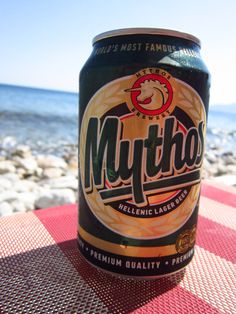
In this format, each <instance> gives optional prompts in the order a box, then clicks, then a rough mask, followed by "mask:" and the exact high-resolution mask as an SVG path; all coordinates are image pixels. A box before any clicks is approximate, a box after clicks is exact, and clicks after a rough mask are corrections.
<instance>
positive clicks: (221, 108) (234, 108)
mask: <svg viewBox="0 0 236 314" xmlns="http://www.w3.org/2000/svg"><path fill="white" fill-rule="evenodd" d="M210 110H211V111H214V112H224V113H233V114H236V103H235V104H230V105H211V106H210Z"/></svg>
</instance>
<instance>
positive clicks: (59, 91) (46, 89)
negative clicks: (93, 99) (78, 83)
mask: <svg viewBox="0 0 236 314" xmlns="http://www.w3.org/2000/svg"><path fill="white" fill-rule="evenodd" d="M1 86H3V87H13V88H24V89H31V90H38V91H44V92H55V93H66V94H73V95H78V92H73V91H67V90H62V89H55V88H47V87H40V86H28V85H19V84H11V83H0V87H1Z"/></svg>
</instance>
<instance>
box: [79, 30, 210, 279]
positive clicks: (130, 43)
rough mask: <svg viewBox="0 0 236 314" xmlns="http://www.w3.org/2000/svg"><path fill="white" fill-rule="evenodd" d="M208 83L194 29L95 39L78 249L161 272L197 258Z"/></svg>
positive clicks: (86, 103) (129, 268)
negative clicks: (189, 31)
mask: <svg viewBox="0 0 236 314" xmlns="http://www.w3.org/2000/svg"><path fill="white" fill-rule="evenodd" d="M209 85H210V75H209V72H208V70H207V68H206V66H205V64H204V63H203V61H202V59H201V55H200V41H199V39H197V38H196V37H194V36H192V35H190V34H187V33H182V32H178V31H174V30H166V29H152V28H132V29H121V30H114V31H110V32H106V33H102V34H100V35H98V36H96V37H95V38H94V40H93V51H92V53H91V56H90V57H89V59H88V61H87V62H86V64H85V65H84V67H83V69H82V70H81V73H80V87H79V99H80V102H79V168H80V172H79V222H78V247H79V249H80V251H81V254H82V255H83V256H84V257H85V258H86V260H87V261H89V262H90V263H91V264H92V265H95V266H96V267H98V268H101V269H103V270H105V271H108V272H111V273H113V274H118V275H124V276H129V277H134V278H156V277H160V276H165V275H169V274H171V273H174V272H177V271H180V270H181V269H183V268H184V267H185V266H186V265H187V264H188V263H189V262H190V261H191V259H192V257H193V254H194V244H195V239H196V230H197V219H198V207H199V196H200V180H201V168H202V161H203V154H204V142H205V135H206V120H207V111H208V102H209Z"/></svg>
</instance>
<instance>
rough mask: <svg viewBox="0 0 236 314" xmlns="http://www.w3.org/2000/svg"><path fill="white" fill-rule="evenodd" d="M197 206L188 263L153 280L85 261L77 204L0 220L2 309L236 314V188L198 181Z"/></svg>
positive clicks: (42, 311)
mask: <svg viewBox="0 0 236 314" xmlns="http://www.w3.org/2000/svg"><path fill="white" fill-rule="evenodd" d="M200 204H201V205H200V216H199V223H198V233H197V234H198V236H197V245H196V249H195V256H194V259H193V261H192V262H191V264H190V265H189V266H188V267H187V269H186V272H185V273H178V274H176V275H172V276H170V277H166V278H161V279H158V280H152V281H140V280H130V279H120V278H118V277H113V276H110V275H108V274H105V273H103V272H101V271H98V270H96V269H95V268H94V267H92V266H90V265H89V264H88V263H87V262H86V261H84V259H83V258H82V257H81V255H80V253H79V251H78V249H77V244H76V240H75V238H76V230H77V206H76V205H67V206H61V207H56V208H50V209H43V210H38V211H34V212H29V213H22V214H15V215H13V216H9V217H3V218H1V219H0V280H1V282H0V309H1V313H145V314H146V313H158V314H162V313H165V314H166V313H168V314H171V313H181V314H184V313H191V314H192V313H198V314H199V313H207V314H209V313H236V299H235V290H236V287H235V274H236V272H235V262H236V210H235V207H236V189H235V188H232V187H223V186H220V187H219V186H216V185H215V184H212V183H210V182H207V181H205V182H204V183H203V187H202V193H201V203H200Z"/></svg>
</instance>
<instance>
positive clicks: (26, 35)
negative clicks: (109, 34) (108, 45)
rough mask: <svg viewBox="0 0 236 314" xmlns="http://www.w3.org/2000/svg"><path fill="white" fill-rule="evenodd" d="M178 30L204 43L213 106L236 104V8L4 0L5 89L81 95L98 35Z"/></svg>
mask: <svg viewBox="0 0 236 314" xmlns="http://www.w3.org/2000/svg"><path fill="white" fill-rule="evenodd" d="M125 27H158V28H170V29H176V30H180V31H184V32H188V33H192V34H193V35H195V36H197V37H199V38H200V39H201V42H202V56H203V58H204V60H205V62H206V64H207V66H208V68H209V70H210V72H211V74H212V88H211V104H222V103H223V104H227V103H236V96H235V74H236V1H234V0H224V1H211V0H205V1H203V0H198V1H191V0H188V1H187V0H182V1H181V0H178V1H174V0H172V1H171V0H170V1H164V0H163V1H159V0H145V1H144V0H136V1H135V0H119V1H108V0H107V1H105V0H86V1H83V0H40V1H39V0H9V1H6V0H0V43H1V46H0V47H1V52H0V83H10V84H17V85H27V86H35V87H45V88H53V89H61V90H68V91H78V75H79V71H80V69H81V67H82V65H83V63H84V62H85V61H86V58H87V57H88V55H89V54H90V52H91V49H92V46H91V41H92V38H93V37H94V36H95V35H97V34H98V33H101V32H104V31H107V30H111V29H116V28H125Z"/></svg>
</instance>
